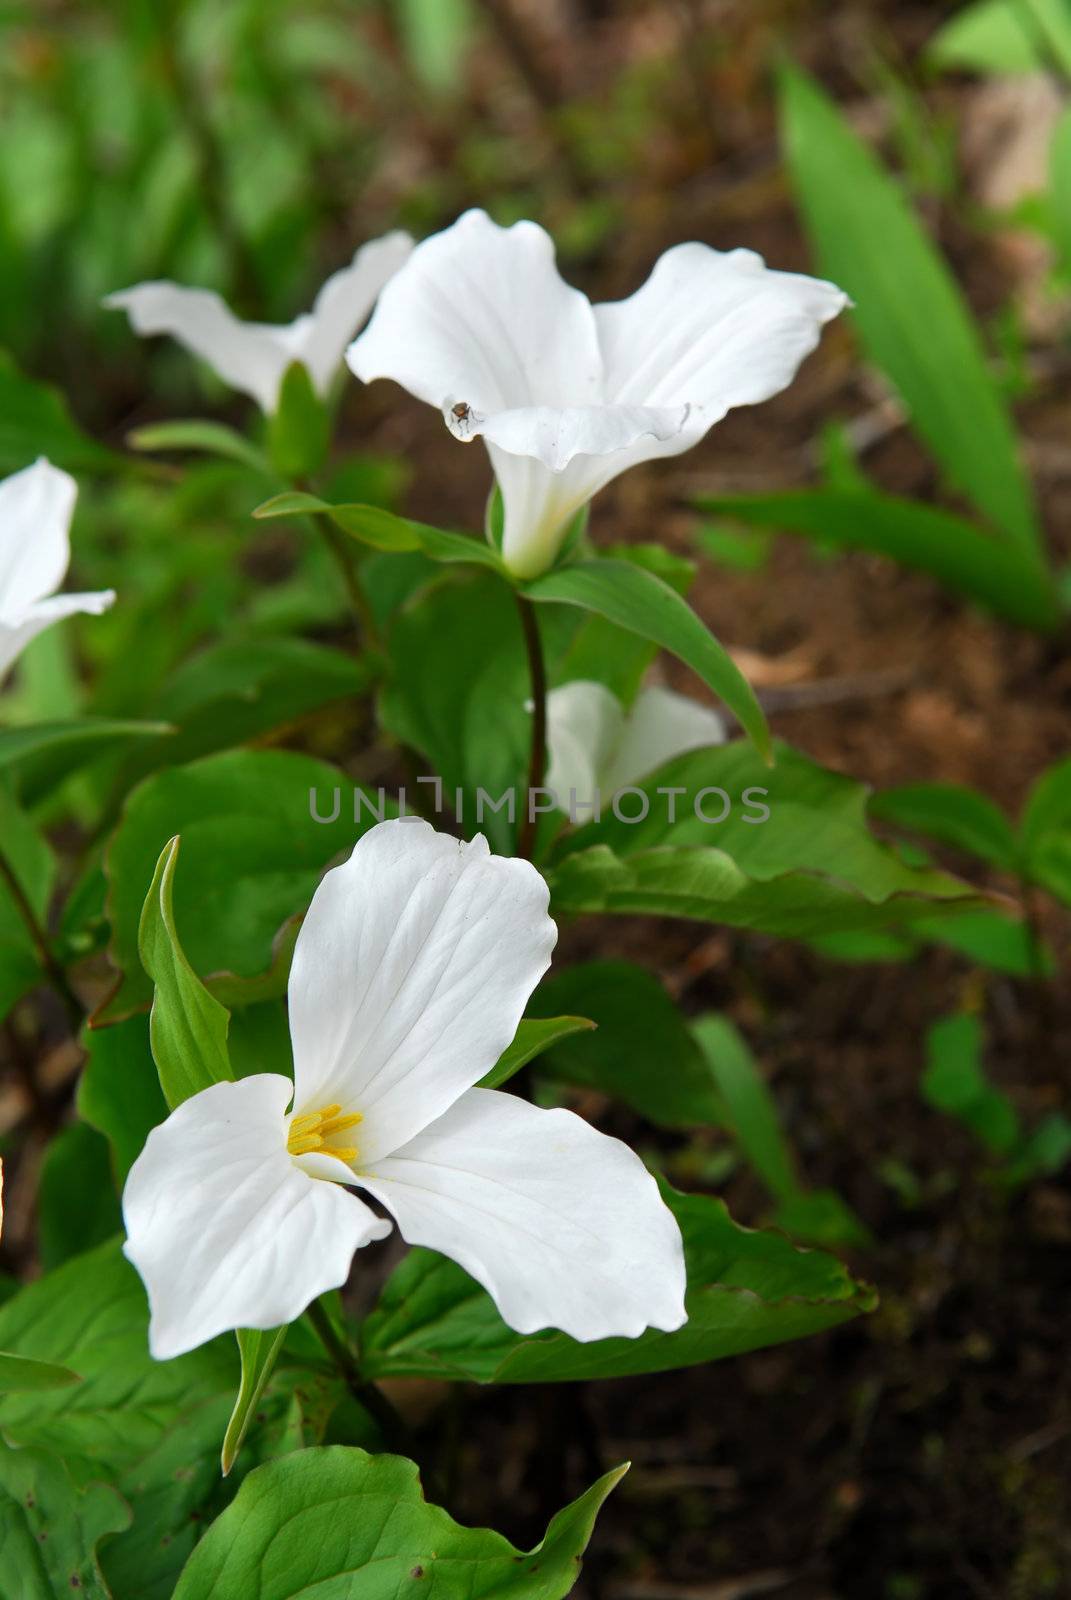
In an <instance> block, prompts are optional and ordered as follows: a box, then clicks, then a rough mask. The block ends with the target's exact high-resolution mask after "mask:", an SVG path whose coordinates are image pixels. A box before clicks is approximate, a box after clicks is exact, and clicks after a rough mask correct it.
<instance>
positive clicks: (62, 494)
mask: <svg viewBox="0 0 1071 1600" xmlns="http://www.w3.org/2000/svg"><path fill="white" fill-rule="evenodd" d="M77 497H78V485H77V484H76V483H75V481H74V479H73V478H72V477H71V475H70V473H68V472H63V471H61V470H60V468H59V467H54V466H53V465H52V463H51V462H50V461H46V460H45V458H44V456H40V457H39V458H38V460H36V461H35V462H34V464H33V466H32V467H24V468H23V470H22V471H21V472H15V473H12V475H11V477H10V478H4V479H3V481H2V482H0V678H3V676H4V674H5V673H6V672H7V670H8V668H9V667H11V666H12V665H13V664H14V662H15V658H16V657H17V656H18V655H20V654H21V653H22V651H23V650H24V649H25V648H26V646H27V645H28V644H29V642H30V640H31V639H33V638H36V636H37V634H39V633H41V632H42V631H43V630H44V629H45V628H48V627H50V626H51V624H52V623H53V622H59V621H60V620H61V619H62V618H63V617H70V616H73V615H74V613H75V612H78V611H88V612H91V613H92V614H93V615H94V616H99V615H100V613H101V612H102V611H107V609H108V607H109V606H110V605H111V604H112V603H113V601H114V600H115V591H114V589H103V590H101V591H100V592H99V593H97V594H57V593H56V590H57V589H58V588H59V586H60V584H61V583H62V582H63V580H64V578H65V577H66V575H67V568H68V567H69V566H70V563H71V541H70V527H71V518H72V516H73V515H74V502H75V500H76V499H77Z"/></svg>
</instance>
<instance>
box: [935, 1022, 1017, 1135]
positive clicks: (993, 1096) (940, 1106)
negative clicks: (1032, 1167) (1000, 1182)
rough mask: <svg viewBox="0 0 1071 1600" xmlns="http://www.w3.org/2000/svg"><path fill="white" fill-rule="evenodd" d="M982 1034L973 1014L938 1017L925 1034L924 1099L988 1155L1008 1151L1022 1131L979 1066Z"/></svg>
mask: <svg viewBox="0 0 1071 1600" xmlns="http://www.w3.org/2000/svg"><path fill="white" fill-rule="evenodd" d="M984 1043H985V1036H984V1034H983V1032H982V1025H981V1023H980V1022H979V1020H978V1018H977V1017H974V1016H970V1015H967V1014H966V1013H963V1014H961V1015H959V1016H954V1017H943V1018H942V1019H941V1021H940V1022H935V1023H934V1025H933V1027H932V1028H931V1029H930V1030H929V1032H928V1033H927V1035H926V1062H927V1064H926V1071H925V1072H924V1073H923V1076H922V1093H923V1097H924V1099H925V1100H926V1101H927V1102H928V1103H929V1104H930V1105H931V1106H934V1107H935V1108H936V1109H937V1110H938V1111H944V1112H945V1113H946V1114H947V1115H949V1116H953V1117H955V1118H956V1119H957V1120H958V1121H960V1122H962V1123H964V1124H965V1125H966V1126H967V1127H968V1128H970V1129H971V1131H972V1132H973V1133H974V1134H975V1135H976V1136H977V1137H978V1138H979V1139H981V1141H982V1142H983V1144H985V1145H987V1146H988V1147H989V1149H990V1150H991V1151H992V1152H993V1154H994V1155H998V1156H1010V1155H1012V1154H1013V1152H1014V1151H1015V1150H1016V1149H1017V1148H1018V1147H1019V1144H1020V1141H1021V1138H1022V1134H1021V1129H1020V1126H1019V1118H1018V1115H1017V1113H1016V1110H1015V1107H1014V1106H1013V1105H1012V1103H1011V1101H1010V1100H1009V1099H1008V1097H1007V1095H1005V1094H1002V1093H1001V1092H1000V1091H999V1090H998V1089H995V1088H994V1087H993V1085H992V1084H991V1083H990V1082H989V1079H988V1078H987V1077H986V1075H985V1070H984V1068H983V1066H982V1049H983V1046H984Z"/></svg>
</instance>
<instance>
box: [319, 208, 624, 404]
mask: <svg viewBox="0 0 1071 1600" xmlns="http://www.w3.org/2000/svg"><path fill="white" fill-rule="evenodd" d="M346 359H347V361H348V363H349V365H350V367H351V368H352V370H353V371H354V372H355V373H356V375H357V377H358V378H360V379H362V380H363V382H365V383H371V382H372V380H373V379H374V378H393V379H394V380H395V382H396V383H400V384H401V385H402V386H403V388H406V389H408V390H409V392H410V394H414V395H416V397H417V398H418V399H419V400H425V401H427V402H428V404H429V405H433V406H438V407H440V408H441V407H442V406H444V405H445V404H446V401H447V399H448V398H449V397H452V403H453V402H456V403H459V404H462V403H463V404H466V405H468V406H470V407H471V408H472V409H473V410H474V411H476V412H479V413H480V414H482V415H489V414H490V413H492V412H495V411H505V410H509V409H510V408H512V407H515V406H584V405H597V404H599V402H600V401H601V399H602V387H601V381H602V367H601V361H600V357H599V348H598V340H597V338H596V333H595V321H594V317H593V316H592V311H591V305H590V303H589V302H588V300H587V298H586V296H584V295H582V294H581V293H580V291H579V290H578V289H572V288H570V287H569V285H568V284H567V283H565V282H564V281H563V279H562V278H561V277H559V275H558V269H557V267H556V265H555V262H554V245H553V242H552V241H551V239H550V238H549V236H548V235H547V234H546V233H544V231H543V229H542V228H540V227H538V226H537V225H536V224H535V223H534V222H518V223H515V224H514V226H513V227H512V228H500V227H498V225H497V224H496V223H494V222H492V221H491V219H490V217H488V216H487V215H486V213H485V212H483V211H467V212H466V213H465V215H464V216H462V217H459V218H458V220H457V222H455V223H454V224H453V226H452V227H449V228H447V229H445V231H444V232H442V233H437V234H433V235H432V237H431V238H430V239H425V240H424V241H423V243H421V244H418V245H417V247H416V249H415V250H414V251H413V253H412V255H411V256H410V257H409V260H408V261H407V262H406V264H405V266H404V267H402V269H401V270H400V271H399V272H398V273H396V274H395V276H394V277H393V278H392V279H391V281H390V282H389V283H388V284H387V286H386V288H385V289H384V290H383V293H382V294H381V295H380V297H379V303H378V305H377V306H376V310H375V313H374V315H373V317H372V320H371V322H370V323H369V325H368V327H367V329H366V330H365V332H364V333H363V334H362V335H361V336H360V338H359V339H357V340H356V342H355V343H354V344H353V345H351V346H350V349H349V351H348V353H347V357H346Z"/></svg>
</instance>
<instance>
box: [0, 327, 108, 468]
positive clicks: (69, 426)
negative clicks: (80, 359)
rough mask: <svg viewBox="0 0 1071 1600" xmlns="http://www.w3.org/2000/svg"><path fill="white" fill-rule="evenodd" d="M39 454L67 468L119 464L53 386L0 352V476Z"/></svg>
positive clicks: (30, 460) (55, 464)
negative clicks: (77, 419) (87, 431)
mask: <svg viewBox="0 0 1071 1600" xmlns="http://www.w3.org/2000/svg"><path fill="white" fill-rule="evenodd" d="M38 456H47V457H48V459H49V460H50V461H51V462H52V465H53V466H55V467H64V468H66V470H67V471H68V472H106V471H108V470H109V469H113V470H114V469H115V468H116V467H121V466H122V464H123V462H122V457H121V456H116V455H113V454H112V452H111V451H110V450H105V448H104V446H103V445H99V444H97V443H96V441H95V440H93V439H91V438H89V436H88V434H85V433H83V432H82V430H81V428H79V426H78V424H77V423H76V422H75V421H74V419H73V417H72V416H71V414H70V412H69V411H68V409H67V402H66V401H65V400H64V398H63V396H62V395H61V394H60V392H59V390H58V389H51V388H49V387H48V386H47V385H46V384H43V383H36V382H34V380H33V379H32V378H28V377H26V375H25V374H24V373H22V372H20V371H19V369H18V367H17V366H16V365H15V363H14V361H13V360H12V359H11V357H10V356H9V355H8V354H7V352H6V351H4V350H0V476H3V475H6V474H7V473H9V472H16V471H18V470H19V468H21V467H28V466H29V465H30V463H31V462H33V461H35V460H36V459H37V457H38Z"/></svg>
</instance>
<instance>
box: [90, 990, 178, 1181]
mask: <svg viewBox="0 0 1071 1600" xmlns="http://www.w3.org/2000/svg"><path fill="white" fill-rule="evenodd" d="M83 1042H84V1046H85V1050H86V1064H85V1067H84V1069H83V1071H82V1076H81V1079H80V1080H79V1084H78V1095H77V1102H76V1103H77V1107H78V1115H79V1116H80V1117H82V1118H83V1119H84V1121H86V1122H88V1123H89V1124H90V1125H91V1126H92V1127H94V1128H96V1129H97V1131H98V1133H102V1134H104V1136H105V1138H106V1139H107V1140H108V1142H109V1144H110V1145H111V1150H112V1158H113V1162H114V1167H115V1181H116V1183H117V1185H118V1186H119V1187H120V1188H121V1187H122V1185H123V1184H124V1183H125V1182H126V1175H127V1173H128V1172H129V1171H130V1168H131V1167H132V1166H133V1165H134V1162H135V1161H136V1159H137V1157H138V1156H139V1155H140V1154H141V1151H142V1149H143V1147H144V1145H145V1140H146V1139H147V1138H148V1136H149V1133H150V1131H151V1130H152V1129H153V1128H155V1127H156V1126H157V1124H158V1123H161V1122H163V1120H164V1118H165V1117H166V1116H167V1110H168V1108H167V1101H166V1100H165V1099H164V1097H163V1094H162V1092H161V1089H160V1079H159V1077H158V1076H157V1071H156V1063H155V1062H154V1060H153V1058H152V1050H151V1048H150V1045H149V1019H148V1017H147V1016H144V1015H141V1016H136V1017H128V1018H127V1019H126V1021H125V1022H118V1023H116V1024H115V1025H114V1026H113V1027H110V1028H96V1029H90V1030H89V1031H88V1032H87V1033H86V1034H85V1036H84V1041H83Z"/></svg>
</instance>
